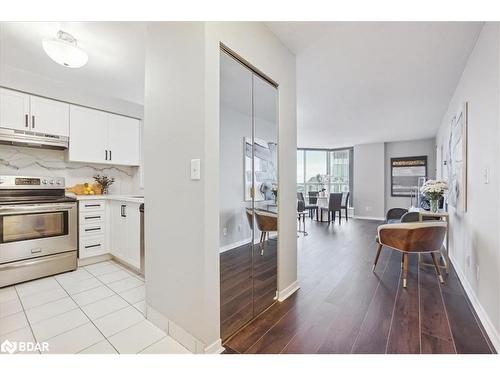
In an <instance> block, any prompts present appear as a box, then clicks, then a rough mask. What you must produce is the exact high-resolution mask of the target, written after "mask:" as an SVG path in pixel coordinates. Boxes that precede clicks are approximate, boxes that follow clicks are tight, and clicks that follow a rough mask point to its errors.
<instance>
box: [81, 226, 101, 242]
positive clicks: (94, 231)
mask: <svg viewBox="0 0 500 375" xmlns="http://www.w3.org/2000/svg"><path fill="white" fill-rule="evenodd" d="M100 235H104V223H103V222H101V223H95V224H92V223H90V224H85V225H83V224H80V237H82V238H83V237H89V236H100Z"/></svg>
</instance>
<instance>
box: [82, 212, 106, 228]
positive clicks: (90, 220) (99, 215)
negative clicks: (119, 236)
mask: <svg viewBox="0 0 500 375" xmlns="http://www.w3.org/2000/svg"><path fill="white" fill-rule="evenodd" d="M101 223H104V211H103V210H101V211H89V212H87V211H85V212H80V226H84V225H87V224H101Z"/></svg>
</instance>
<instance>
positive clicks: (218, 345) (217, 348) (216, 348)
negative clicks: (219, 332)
mask: <svg viewBox="0 0 500 375" xmlns="http://www.w3.org/2000/svg"><path fill="white" fill-rule="evenodd" d="M224 350H226V349H224V347H223V346H222V340H221V339H218V340H216V341H215V342H213V343H211V344H210V345H208V346H207V347H206V348H205V354H221V353H222V352H223V351H224Z"/></svg>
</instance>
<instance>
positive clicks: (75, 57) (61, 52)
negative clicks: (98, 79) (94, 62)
mask: <svg viewBox="0 0 500 375" xmlns="http://www.w3.org/2000/svg"><path fill="white" fill-rule="evenodd" d="M42 46H43V50H44V51H45V52H46V53H47V55H49V57H50V58H51V59H52V60H54V61H55V62H56V63H58V64H61V65H63V66H66V67H68V68H81V67H82V66H84V65H85V64H86V63H87V61H88V60H89V57H88V55H87V52H85V51H84V50H82V49H81V48H80V47H78V43H77V41H76V39H75V38H74V37H73V36H72V35H71V34H68V33H66V32H64V31H62V30H59V31H58V33H57V37H56V38H53V39H44V40H43V41H42Z"/></svg>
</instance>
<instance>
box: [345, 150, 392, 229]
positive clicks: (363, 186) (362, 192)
mask: <svg viewBox="0 0 500 375" xmlns="http://www.w3.org/2000/svg"><path fill="white" fill-rule="evenodd" d="M384 161H385V159H384V143H370V144H362V145H355V146H354V171H353V174H354V181H353V185H354V186H353V189H354V192H353V195H354V200H353V207H354V216H355V217H360V218H372V219H383V218H384V217H385V204H384V201H385V170H384Z"/></svg>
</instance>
